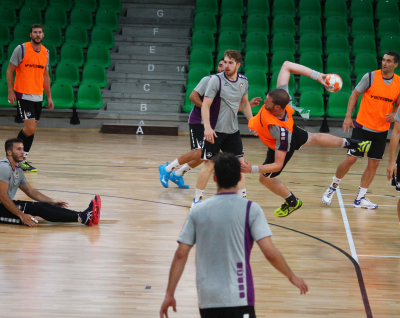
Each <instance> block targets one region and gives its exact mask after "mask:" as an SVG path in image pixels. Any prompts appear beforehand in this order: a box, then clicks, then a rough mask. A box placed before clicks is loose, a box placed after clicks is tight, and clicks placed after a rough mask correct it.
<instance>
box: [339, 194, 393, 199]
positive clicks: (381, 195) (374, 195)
mask: <svg viewBox="0 0 400 318" xmlns="http://www.w3.org/2000/svg"><path fill="white" fill-rule="evenodd" d="M342 195H352V196H354V194H352V193H347V194H342ZM366 196H367V197H388V198H393V197H394V198H400V195H387V194H368V193H367V194H366Z"/></svg>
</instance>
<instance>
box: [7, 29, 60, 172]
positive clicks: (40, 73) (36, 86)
mask: <svg viewBox="0 0 400 318" xmlns="http://www.w3.org/2000/svg"><path fill="white" fill-rule="evenodd" d="M30 37H31V41H30V42H26V43H23V44H20V45H18V46H17V47H16V48H15V50H14V52H13V54H12V56H11V59H10V64H9V65H8V68H7V84H8V102H9V103H10V104H11V105H15V102H17V103H18V116H21V119H22V120H23V121H24V129H22V130H21V131H20V132H19V134H18V138H20V139H22V140H23V143H24V149H25V153H24V160H23V162H21V163H20V166H21V168H22V169H23V170H24V171H30V172H36V171H37V169H36V168H34V167H32V166H31V165H30V164H29V163H28V161H27V160H26V158H27V156H28V154H29V151H30V149H31V146H32V143H33V137H34V135H35V131H36V126H37V122H38V121H39V119H40V115H41V113H42V102H43V89H44V90H45V91H46V94H47V103H48V106H47V107H46V108H47V109H53V108H54V104H53V100H52V98H51V91H50V76H49V60H50V53H49V51H48V50H47V49H46V48H45V47H44V46H43V45H42V44H41V43H42V40H43V37H44V33H43V26H41V25H40V24H34V25H32V26H31V33H30ZM14 71H16V76H15V83H14V86H13V74H14Z"/></svg>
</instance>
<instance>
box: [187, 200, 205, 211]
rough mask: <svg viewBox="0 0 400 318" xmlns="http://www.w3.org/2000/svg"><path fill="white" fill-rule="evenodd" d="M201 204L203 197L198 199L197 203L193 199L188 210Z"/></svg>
mask: <svg viewBox="0 0 400 318" xmlns="http://www.w3.org/2000/svg"><path fill="white" fill-rule="evenodd" d="M201 202H203V197H200V199H199V201H195V199H193V202H192V206H191V207H190V210H192V209H193V208H194V207H195V206H196V205H197V204H199V203H201Z"/></svg>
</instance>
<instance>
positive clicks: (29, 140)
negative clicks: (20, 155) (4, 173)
mask: <svg viewBox="0 0 400 318" xmlns="http://www.w3.org/2000/svg"><path fill="white" fill-rule="evenodd" d="M34 137H35V134H32V135H30V136H27V135H26V134H25V133H24V131H23V130H21V131H20V132H19V134H18V138H19V139H22V141H23V143H24V151H25V152H29V151H30V150H31V147H32V143H33V138H34Z"/></svg>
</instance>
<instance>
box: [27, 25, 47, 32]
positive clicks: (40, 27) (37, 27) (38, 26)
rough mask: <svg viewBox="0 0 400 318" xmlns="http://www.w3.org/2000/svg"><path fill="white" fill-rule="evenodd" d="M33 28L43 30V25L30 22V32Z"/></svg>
mask: <svg viewBox="0 0 400 318" xmlns="http://www.w3.org/2000/svg"><path fill="white" fill-rule="evenodd" d="M33 29H42V32H44V30H43V25H41V24H39V23H35V24H32V26H31V32H30V33H32V31H33Z"/></svg>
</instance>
